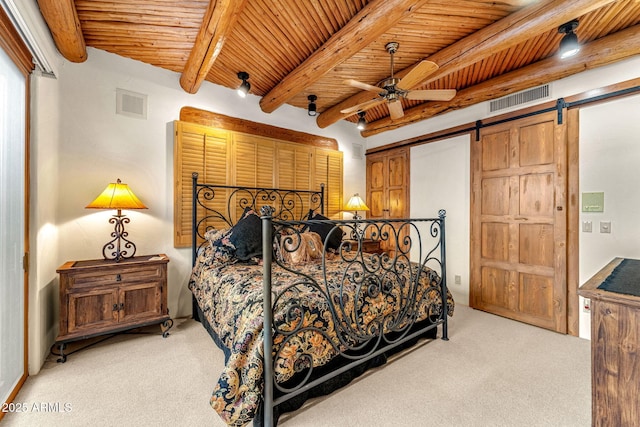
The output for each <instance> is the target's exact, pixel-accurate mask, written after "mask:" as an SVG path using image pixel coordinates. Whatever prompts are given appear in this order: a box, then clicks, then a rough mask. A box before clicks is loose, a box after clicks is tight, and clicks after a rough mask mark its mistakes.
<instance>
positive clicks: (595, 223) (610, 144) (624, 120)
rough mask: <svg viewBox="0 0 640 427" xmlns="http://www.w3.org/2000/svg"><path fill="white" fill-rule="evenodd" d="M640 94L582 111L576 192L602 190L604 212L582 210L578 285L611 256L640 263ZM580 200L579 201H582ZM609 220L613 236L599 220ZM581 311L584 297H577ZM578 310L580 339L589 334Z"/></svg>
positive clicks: (587, 318)
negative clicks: (588, 227)
mask: <svg viewBox="0 0 640 427" xmlns="http://www.w3.org/2000/svg"><path fill="white" fill-rule="evenodd" d="M638 135H640V95H635V96H632V97H628V98H623V99H620V100H616V101H611V102H607V103H605V104H599V105H594V106H590V107H586V108H582V109H581V110H580V193H581V194H582V193H584V192H587V193H590V192H604V212H598V213H596V212H581V213H580V224H581V225H582V222H583V221H591V223H592V230H593V231H592V232H591V233H587V232H581V233H580V283H581V284H582V283H584V282H586V281H587V280H589V278H590V277H591V276H593V275H594V274H595V273H597V272H598V270H600V269H601V268H602V267H604V266H605V265H606V264H608V263H609V261H611V260H612V259H613V258H615V257H624V258H637V259H640V222H639V219H640V217H639V216H638V212H640V188H639V187H638V183H640V138H639V137H638ZM581 200H582V199H581ZM601 221H610V222H611V234H603V233H600V222H601ZM580 301H581V305H580V306H581V307H582V297H580ZM590 319H591V317H590V315H589V314H587V313H584V312H583V311H582V310H581V311H580V335H581V336H585V337H588V336H589V334H590V331H589V328H590Z"/></svg>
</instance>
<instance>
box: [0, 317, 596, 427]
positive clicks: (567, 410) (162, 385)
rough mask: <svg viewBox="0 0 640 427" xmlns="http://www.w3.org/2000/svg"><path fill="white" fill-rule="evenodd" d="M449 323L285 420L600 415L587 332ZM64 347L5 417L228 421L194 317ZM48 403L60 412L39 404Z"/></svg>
mask: <svg viewBox="0 0 640 427" xmlns="http://www.w3.org/2000/svg"><path fill="white" fill-rule="evenodd" d="M449 326H450V338H451V340H450V341H448V342H445V341H442V340H440V339H438V340H435V341H432V342H429V343H425V344H423V345H421V346H418V347H415V348H413V349H411V350H410V351H407V352H405V353H403V355H402V356H401V357H397V358H395V359H394V360H393V361H392V362H391V363H388V364H387V365H386V366H384V367H382V368H378V369H376V370H375V371H372V372H370V373H368V374H366V375H365V376H363V377H361V378H360V379H358V380H356V381H355V382H353V383H352V384H350V385H349V386H347V387H346V388H343V389H342V390H339V391H337V392H335V393H333V394H332V395H330V396H326V397H323V398H319V399H315V400H313V401H310V402H308V403H307V404H306V405H305V407H303V408H302V409H300V410H299V411H297V412H295V413H293V414H287V415H285V416H283V418H281V421H280V424H279V425H282V426H284V427H293V426H380V427H382V426H385V427H388V426H554V427H555V426H590V425H591V382H590V343H589V341H587V340H582V339H579V338H575V337H569V336H566V335H560V334H556V333H553V332H548V331H546V330H543V329H539V328H535V327H532V326H528V325H524V324H522V323H518V322H514V321H510V320H507V319H503V318H500V317H497V316H493V315H490V314H486V313H483V312H479V311H475V310H472V309H470V308H468V307H465V306H461V305H458V307H457V308H456V314H455V316H454V318H453V319H452V320H451V322H450V324H449ZM152 332H155V329H152ZM55 359H56V358H55V357H54V356H51V357H50V358H49V359H48V360H47V362H46V364H45V366H44V368H43V369H42V371H41V372H40V373H39V374H38V375H37V376H35V377H30V378H29V379H28V380H27V382H26V383H25V385H24V387H23V389H22V390H21V392H20V393H19V394H18V396H17V398H16V402H21V403H24V407H25V408H27V409H28V412H26V413H10V414H7V415H6V416H5V418H4V420H3V421H2V425H3V427H4V426H5V425H6V426H30V427H31V426H45V425H46V426H88V425H91V426H107V425H123V426H183V425H184V426H186V425H192V426H193V425H194V426H205V425H206V426H222V425H224V424H223V423H222V421H221V420H219V419H218V416H217V414H216V413H215V412H214V411H213V409H211V408H210V407H209V396H210V394H211V391H212V389H213V385H214V383H215V381H216V379H217V376H218V374H219V372H220V370H221V367H222V362H223V355H222V352H221V351H220V350H218V349H217V347H215V344H214V343H213V341H211V339H210V338H209V336H208V335H207V333H206V331H205V330H204V329H203V328H202V326H201V325H199V324H197V323H195V322H194V321H192V320H186V319H181V320H179V321H177V322H176V326H174V328H173V329H172V333H171V335H170V336H169V337H168V338H166V339H162V338H161V337H160V335H159V334H153V335H123V336H118V337H115V338H112V339H110V340H107V341H105V342H103V343H100V344H97V345H95V346H93V347H90V348H88V349H86V350H83V351H81V352H78V353H76V354H73V355H71V356H70V357H69V359H68V360H67V362H66V363H64V364H59V363H56V362H55ZM43 403H44V404H45V407H47V408H49V409H55V408H56V404H58V405H57V407H58V408H59V409H60V412H51V411H49V412H42V411H36V409H38V408H42V404H43ZM65 404H66V406H65ZM65 410H68V411H66V412H64V411H65Z"/></svg>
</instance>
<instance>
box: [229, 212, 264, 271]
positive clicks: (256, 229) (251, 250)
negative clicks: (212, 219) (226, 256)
mask: <svg viewBox="0 0 640 427" xmlns="http://www.w3.org/2000/svg"><path fill="white" fill-rule="evenodd" d="M229 241H230V242H231V244H232V245H233V246H234V247H235V256H236V258H237V259H239V260H240V261H249V260H251V258H254V257H261V256H262V220H261V219H260V217H259V216H258V215H257V214H256V213H255V212H254V211H253V210H251V209H249V208H247V209H245V211H244V213H243V214H242V218H241V219H240V221H238V222H237V223H236V225H234V226H233V227H231V232H230V234H229Z"/></svg>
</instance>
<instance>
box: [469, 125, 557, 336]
mask: <svg viewBox="0 0 640 427" xmlns="http://www.w3.org/2000/svg"><path fill="white" fill-rule="evenodd" d="M555 119H556V114H555V113H549V114H545V115H539V116H534V117H530V118H527V119H523V120H519V121H514V122H510V123H505V124H503V125H497V126H493V127H491V128H488V129H486V130H485V131H484V132H482V134H481V139H480V141H478V142H472V149H471V151H472V154H471V159H472V160H471V162H472V200H471V210H472V213H471V289H470V291H471V298H470V303H471V306H472V307H474V308H477V309H480V310H484V311H488V312H492V313H495V314H498V315H501V316H505V317H508V318H511V319H515V320H519V321H523V322H526V323H530V324H533V325H536V326H540V327H544V328H547V329H551V330H554V331H558V332H563V333H565V332H566V329H567V319H566V316H567V308H566V305H567V298H566V295H567V285H566V283H567V282H566V269H567V267H566V262H567V261H566V259H567V254H566V240H567V236H566V234H567V215H566V193H567V181H566V171H567V159H566V129H565V126H562V125H557V124H556V123H555Z"/></svg>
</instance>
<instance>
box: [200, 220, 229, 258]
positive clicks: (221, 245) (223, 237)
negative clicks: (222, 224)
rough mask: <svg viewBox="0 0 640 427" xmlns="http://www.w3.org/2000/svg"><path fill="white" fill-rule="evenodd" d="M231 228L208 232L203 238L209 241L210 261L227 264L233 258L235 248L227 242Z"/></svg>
mask: <svg viewBox="0 0 640 427" xmlns="http://www.w3.org/2000/svg"><path fill="white" fill-rule="evenodd" d="M230 234H231V228H224V229H221V230H209V231H207V232H206V233H205V235H204V238H205V239H207V240H208V241H209V246H210V247H211V258H212V260H215V261H219V262H228V261H231V260H232V259H233V257H234V256H235V252H236V248H235V246H234V245H233V244H232V243H231V241H230V240H229V235H230Z"/></svg>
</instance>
